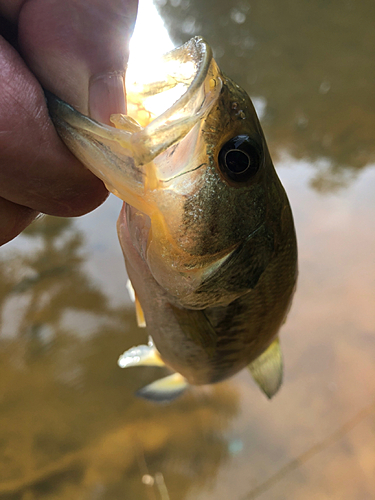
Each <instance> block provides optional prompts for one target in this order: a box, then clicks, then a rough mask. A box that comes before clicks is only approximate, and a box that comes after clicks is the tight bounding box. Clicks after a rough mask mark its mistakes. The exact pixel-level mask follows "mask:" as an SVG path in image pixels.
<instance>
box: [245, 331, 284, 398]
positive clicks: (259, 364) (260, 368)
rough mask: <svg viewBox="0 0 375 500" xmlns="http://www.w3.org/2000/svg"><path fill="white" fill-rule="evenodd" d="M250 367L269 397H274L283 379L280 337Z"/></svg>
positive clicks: (253, 375) (257, 381) (255, 378)
mask: <svg viewBox="0 0 375 500" xmlns="http://www.w3.org/2000/svg"><path fill="white" fill-rule="evenodd" d="M247 367H248V369H249V371H250V373H251V375H252V377H253V379H254V380H255V382H256V383H257V384H258V386H259V387H260V388H261V389H262V391H263V392H264V394H265V395H266V396H267V397H268V398H270V399H271V398H272V396H274V395H275V394H276V393H277V391H278V390H279V388H280V386H281V383H282V380H283V359H282V354H281V349H280V343H279V339H278V338H276V339H275V340H274V341H273V342H272V344H271V345H270V346H269V347H268V348H267V349H266V350H265V351H264V352H263V353H262V354H261V355H260V356H259V357H258V358H257V359H256V360H254V361H253V362H252V363H250V364H249V365H248V366H247Z"/></svg>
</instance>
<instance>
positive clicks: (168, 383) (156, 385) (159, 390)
mask: <svg viewBox="0 0 375 500" xmlns="http://www.w3.org/2000/svg"><path fill="white" fill-rule="evenodd" d="M188 385H189V384H188V382H187V380H186V379H185V377H183V376H182V375H180V374H179V373H173V374H172V375H168V376H167V377H164V378H161V379H159V380H156V381H155V382H152V383H151V384H149V385H146V387H143V388H142V389H139V391H137V396H140V397H141V398H144V399H147V400H149V401H155V402H157V403H169V402H170V401H173V400H174V399H176V398H177V397H178V396H180V395H181V394H182V393H183V392H184V391H185V390H186V389H187V387H188Z"/></svg>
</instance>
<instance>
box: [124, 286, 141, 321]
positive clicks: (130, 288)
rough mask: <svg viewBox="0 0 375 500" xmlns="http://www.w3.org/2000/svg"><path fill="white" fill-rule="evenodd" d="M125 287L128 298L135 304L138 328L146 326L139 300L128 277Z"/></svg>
mask: <svg viewBox="0 0 375 500" xmlns="http://www.w3.org/2000/svg"><path fill="white" fill-rule="evenodd" d="M126 288H127V290H128V293H129V297H130V300H131V301H132V302H134V305H135V315H136V317H137V324H138V326H139V328H145V327H146V319H145V315H144V313H143V309H142V306H141V303H140V302H139V299H138V296H137V294H136V293H135V290H134V288H133V285H132V282H131V281H130V279H128V281H127V283H126Z"/></svg>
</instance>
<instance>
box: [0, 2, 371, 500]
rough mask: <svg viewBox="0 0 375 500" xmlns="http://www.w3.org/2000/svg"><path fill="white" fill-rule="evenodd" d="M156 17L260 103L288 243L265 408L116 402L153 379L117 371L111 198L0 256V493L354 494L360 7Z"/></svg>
mask: <svg viewBox="0 0 375 500" xmlns="http://www.w3.org/2000/svg"><path fill="white" fill-rule="evenodd" d="M158 3H159V7H158V8H159V9H160V11H161V12H162V14H163V16H164V17H165V19H166V23H167V25H168V26H169V27H170V32H171V36H172V38H173V39H174V40H175V41H178V38H180V39H181V40H186V39H187V38H189V37H190V36H192V35H194V34H201V35H203V36H205V37H206V38H207V39H208V41H209V42H210V44H211V45H212V46H213V49H214V51H215V52H216V55H217V57H218V61H219V64H220V66H221V67H222V68H223V70H224V71H226V72H227V73H228V74H229V75H230V76H231V77H232V78H233V79H234V80H235V81H238V83H240V84H241V85H243V86H244V87H245V88H246V90H247V91H248V92H249V93H250V95H251V96H252V97H256V98H257V99H258V103H260V104H262V105H263V110H264V116H263V127H264V130H265V133H266V136H267V139H268V143H269V147H270V150H271V154H272V156H273V158H274V159H275V164H276V167H277V170H278V172H279V175H280V177H281V180H282V182H283V184H284V186H285V188H286V190H287V192H288V196H289V199H290V202H291V205H292V208H293V212H294V216H295V222H296V228H297V234H298V241H299V254H300V257H299V267H300V278H299V283H298V291H297V294H296V296H295V300H294V304H293V307H292V310H291V313H290V316H289V319H288V321H287V323H286V324H285V325H284V327H283V330H282V333H281V342H282V348H283V353H284V358H285V382H284V385H283V387H282V389H281V391H280V393H279V394H278V395H277V396H276V397H275V399H274V400H272V402H269V401H266V400H265V398H264V397H263V396H262V394H261V393H260V392H259V390H258V389H257V388H256V387H255V386H254V383H253V382H252V380H251V378H250V376H249V375H248V374H247V373H246V372H242V373H240V374H239V375H237V376H236V377H234V378H233V379H231V380H230V381H228V382H225V383H223V384H218V385H217V386H214V387H212V388H208V389H203V390H202V389H195V390H193V391H191V392H190V393H188V394H186V395H185V396H184V397H182V398H181V399H180V400H178V401H177V402H176V403H174V404H173V405H170V406H154V405H152V404H149V403H146V402H144V401H140V400H137V399H135V398H134V396H133V393H134V391H135V390H136V389H137V388H139V387H141V386H143V385H145V384H146V383H148V382H149V381H151V380H153V379H155V378H157V377H158V376H159V374H160V371H159V370H158V369H156V368H148V369H133V370H131V371H130V370H129V371H128V372H126V371H123V370H120V369H119V368H118V367H117V364H116V360H117V358H118V355H119V354H120V353H121V352H123V351H124V349H125V348H127V347H130V346H132V345H134V344H138V343H141V342H144V341H145V340H146V338H145V333H144V332H141V331H139V330H138V329H137V327H136V325H135V318H134V313H133V310H132V308H131V306H130V303H129V299H128V295H127V291H126V288H125V283H126V276H125V271H124V265H123V259H122V255H121V250H120V246H119V244H118V242H117V236H116V230H115V220H116V218H117V214H118V212H119V210H120V206H121V202H119V201H118V200H116V199H115V198H114V197H111V198H110V199H109V200H108V201H107V202H106V203H105V204H104V205H103V206H102V207H100V208H99V209H98V210H96V211H95V212H93V213H91V214H89V215H87V216H85V217H82V218H80V219H77V220H74V221H73V220H61V219H56V218H49V217H48V218H47V217H46V218H44V219H41V220H39V221H37V222H36V223H35V224H34V225H33V226H31V228H30V229H29V230H28V231H27V232H26V233H25V235H23V236H21V237H19V238H17V239H16V240H15V241H14V242H12V243H10V244H8V245H6V246H5V247H3V248H2V250H1V254H0V257H1V262H0V275H1V279H0V312H1V321H2V323H1V337H0V347H1V349H0V357H1V363H0V370H1V372H2V373H1V376H0V407H1V411H0V498H2V499H3V498H4V499H6V500H8V499H9V500H13V499H17V500H18V499H22V500H30V499H42V500H44V499H45V500H49V499H52V498H53V499H68V498H69V499H71V498H83V499H90V500H91V499H95V500H96V499H98V500H101V499H103V500H116V499H126V500H133V499H134V500H143V499H145V500H159V499H160V498H162V500H165V499H166V498H167V497H166V496H165V495H166V493H165V491H168V495H169V498H170V500H180V499H181V500H182V499H186V500H193V499H194V500H200V499H202V500H203V499H204V500H211V499H212V500H214V499H215V500H224V499H225V500H227V499H228V498H235V499H238V500H245V499H251V498H257V499H258V498H259V499H262V500H281V499H288V500H294V499H296V500H310V499H317V498H319V500H325V499H327V500H328V499H329V500H332V499H333V498H340V500H356V499H358V500H363V499H372V498H373V497H374V495H375V474H374V471H375V456H374V447H373V443H374V437H375V435H374V434H375V419H374V416H375V409H374V404H375V403H374V400H375V342H374V334H375V309H374V303H375V267H374V259H373V256H374V250H375V232H374V230H373V221H374V217H375V199H374V196H373V193H374V192H375V167H373V166H371V164H372V163H373V162H374V147H373V144H374V143H375V137H374V134H375V132H374V131H375V124H374V123H373V122H374V117H375V103H374V92H373V89H372V82H373V81H374V74H373V73H374V65H373V60H375V58H374V57H373V56H374V54H373V51H374V47H375V40H374V39H375V32H374V30H373V29H372V26H373V21H374V20H375V11H374V4H373V2H369V1H368V2H361V4H358V3H354V2H350V1H338V0H335V1H334V2H330V3H319V2H315V3H308V2H302V3H301V2H292V3H290V4H288V5H289V9H287V8H285V7H281V3H280V2H277V1H276V0H273V1H271V0H267V1H262V2H255V1H254V2H233V3H232V4H230V5H229V4H228V2H218V1H215V2H213V1H212V2H211V1H207V2H197V1H193V0H189V1H187V0H178V1H177V0H174V1H170V2H169V3H167V2H164V1H160V0H159V2H158ZM141 36H142V32H141ZM141 39H142V38H141ZM369 61H371V64H370V63H369ZM160 473H161V474H162V476H161V475H160ZM157 474H159V475H157ZM155 475H156V480H155ZM142 478H143V481H142ZM163 485H164V486H163ZM163 488H164V489H163ZM163 492H164V493H163ZM162 495H164V498H163V497H162Z"/></svg>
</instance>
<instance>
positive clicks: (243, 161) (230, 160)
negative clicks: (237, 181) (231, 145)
mask: <svg viewBox="0 0 375 500" xmlns="http://www.w3.org/2000/svg"><path fill="white" fill-rule="evenodd" d="M225 162H226V164H227V168H228V169H229V170H230V171H231V172H233V173H234V174H242V173H243V172H245V171H246V170H247V169H248V168H249V166H250V163H251V160H250V158H249V156H248V155H247V154H246V153H245V152H244V151H240V150H239V149H230V150H229V151H228V152H227V153H226V155H225Z"/></svg>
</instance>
